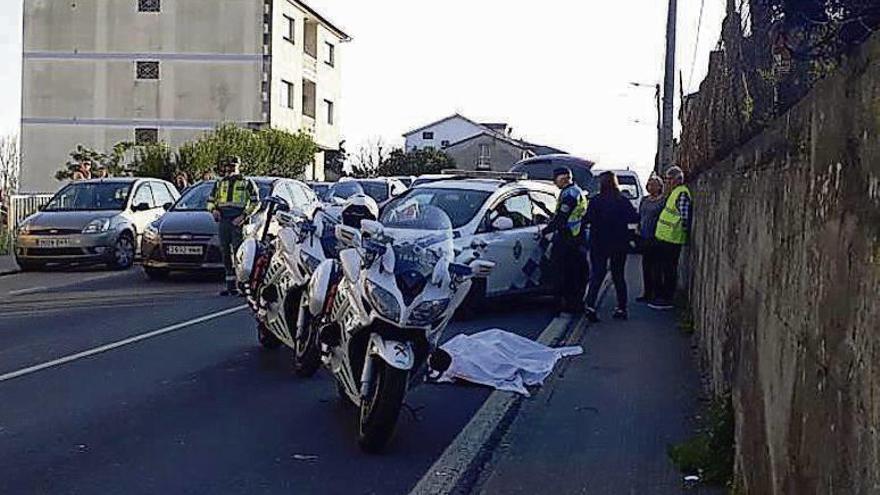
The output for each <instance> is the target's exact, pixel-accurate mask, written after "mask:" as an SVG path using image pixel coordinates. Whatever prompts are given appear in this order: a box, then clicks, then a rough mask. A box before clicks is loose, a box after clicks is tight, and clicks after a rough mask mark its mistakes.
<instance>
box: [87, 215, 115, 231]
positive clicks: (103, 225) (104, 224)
mask: <svg viewBox="0 0 880 495" xmlns="http://www.w3.org/2000/svg"><path fill="white" fill-rule="evenodd" d="M109 228H110V219H109V218H96V219H94V220H92V221H91V222H89V223H88V224H87V225H86V226H85V228H84V229H83V230H82V233H83V234H100V233H103V232H107V229H109Z"/></svg>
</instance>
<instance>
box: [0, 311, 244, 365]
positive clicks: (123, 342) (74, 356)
mask: <svg viewBox="0 0 880 495" xmlns="http://www.w3.org/2000/svg"><path fill="white" fill-rule="evenodd" d="M245 308H247V305H246V304H242V305H241V306H236V307H234V308H229V309H224V310H223V311H218V312H216V313H211V314H207V315H204V316H200V317H198V318H193V319H192V320H187V321H184V322H181V323H176V324H174V325H171V326H167V327H165V328H160V329H158V330H153V331H152V332H147V333H142V334H140V335H135V336H134V337H129V338H127V339H123V340H119V341H116V342H113V343H110V344H106V345H102V346H100V347H95V348H94V349H89V350H86V351H82V352H78V353H76V354H69V355H67V356H64V357H62V358H58V359H55V360H52V361H47V362H45V363H42V364H37V365H34V366H29V367H27V368H23V369H20V370H18V371H12V372H9V373H6V374H3V375H0V382H5V381H6V380H12V379H13V378H19V377H22V376H25V375H29V374H31V373H36V372H37V371H42V370H44V369H47V368H53V367H55V366H60V365H62V364H66V363H69V362H71V361H76V360H78V359H83V358H86V357H89V356H94V355H95V354H100V353H102V352H107V351H110V350H113V349H117V348H119V347H123V346H126V345H129V344H133V343H135V342H140V341H142V340H146V339H151V338H153V337H158V336H159V335H164V334H166V333H171V332H174V331H177V330H182V329H184V328H186V327H191V326H193V325H198V324H199V323H204V322H206V321H210V320H214V319H217V318H222V317H224V316H227V315H231V314H233V313H236V312H238V311H241V310H243V309H245Z"/></svg>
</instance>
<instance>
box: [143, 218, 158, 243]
mask: <svg viewBox="0 0 880 495" xmlns="http://www.w3.org/2000/svg"><path fill="white" fill-rule="evenodd" d="M144 239H146V240H148V241H157V240H159V226H158V225H156V222H153V223H151V224H150V225H148V226H147V228H146V229H145V230H144Z"/></svg>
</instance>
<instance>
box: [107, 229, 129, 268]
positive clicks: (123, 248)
mask: <svg viewBox="0 0 880 495" xmlns="http://www.w3.org/2000/svg"><path fill="white" fill-rule="evenodd" d="M133 263H134V238H133V237H132V236H131V234H129V233H128V232H124V233H122V234H120V235H119V238H118V239H116V243H115V244H114V245H113V248H112V249H111V250H110V261H109V264H110V268H112V269H114V270H127V269H129V268H130V267H131V265H132V264H133Z"/></svg>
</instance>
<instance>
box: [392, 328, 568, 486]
mask: <svg viewBox="0 0 880 495" xmlns="http://www.w3.org/2000/svg"><path fill="white" fill-rule="evenodd" d="M573 321H575V318H574V317H573V316H572V315H567V316H562V315H560V316H557V317H555V318H554V319H553V320H552V321H551V322H550V323H549V324H548V325H547V327H546V328H545V329H544V331H543V332H541V335H540V336H539V337H538V342H540V343H542V344H544V345H550V346H553V345H556V344H558V343H559V342H560V341H562V340H563V339H564V338H565V336H566V333H567V330H568V329H569V327H571V323H572V322H573ZM525 398H526V397H525V396H523V395H520V394H517V393H513V392H503V391H499V390H496V391H494V392H492V394H491V395H489V398H488V399H486V402H484V403H483V405H482V406H481V407H480V409H479V410H477V412H476V413H475V414H474V415H473V417H471V420H470V421H468V423H467V425H465V427H464V428H462V430H461V431H460V432H459V433H458V435H456V437H455V438H454V439H453V440H452V443H450V444H449V446H448V447H447V448H446V450H444V451H443V453H442V454H441V455H440V457H439V458H438V459H437V460H436V461H434V463H433V464H432V465H431V467H430V468H429V469H428V471H427V472H426V473H425V475H424V476H422V478H421V479H420V480H419V481H418V483H416V485H415V487H413V488H412V490H410V492H409V493H410V495H428V494H430V495H439V494H450V493H455V492H456V490H460V489H462V488H465V487H467V486H468V483H467V480H469V479H471V478H473V477H474V476H475V475H476V472H475V471H476V470H477V469H478V468H479V467H480V466H482V465H483V464H484V462H485V461H486V460H487V459H488V457H489V456H491V455H492V446H493V445H494V442H495V441H496V440H498V439H499V438H500V437H501V436H502V435H503V434H504V432H505V430H506V426H507V425H509V424H510V422H511V421H513V419H514V417H515V415H516V412H517V411H518V410H519V406H520V404H521V403H522V401H523V399H525Z"/></svg>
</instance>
